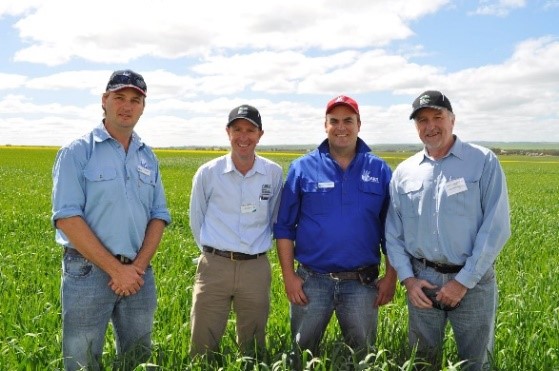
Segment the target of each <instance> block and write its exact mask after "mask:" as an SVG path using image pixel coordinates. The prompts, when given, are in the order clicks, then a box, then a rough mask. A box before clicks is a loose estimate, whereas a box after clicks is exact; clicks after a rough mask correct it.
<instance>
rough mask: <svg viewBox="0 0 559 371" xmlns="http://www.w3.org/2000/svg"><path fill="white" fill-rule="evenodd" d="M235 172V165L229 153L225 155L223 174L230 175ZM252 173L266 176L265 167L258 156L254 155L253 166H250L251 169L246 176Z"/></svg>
mask: <svg viewBox="0 0 559 371" xmlns="http://www.w3.org/2000/svg"><path fill="white" fill-rule="evenodd" d="M235 170H237V168H236V167H235V164H234V163H233V157H231V152H229V153H228V154H227V155H225V167H224V168H223V173H224V174H225V173H230V172H232V171H235ZM253 173H260V174H266V167H265V164H264V161H262V158H261V157H260V156H258V155H257V154H256V153H255V154H254V164H253V165H252V169H250V170H249V171H248V172H247V174H246V175H247V176H248V175H251V174H253Z"/></svg>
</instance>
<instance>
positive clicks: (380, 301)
mask: <svg viewBox="0 0 559 371" xmlns="http://www.w3.org/2000/svg"><path fill="white" fill-rule="evenodd" d="M375 285H376V287H377V289H378V295H377V299H376V300H375V303H374V307H375V308H378V307H379V306H381V305H385V304H388V303H389V302H390V301H391V300H392V299H393V298H394V293H395V292H396V276H394V275H392V276H390V277H389V276H384V277H382V278H380V279H378V280H377V281H376V282H375Z"/></svg>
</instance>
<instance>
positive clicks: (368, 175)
mask: <svg viewBox="0 0 559 371" xmlns="http://www.w3.org/2000/svg"><path fill="white" fill-rule="evenodd" d="M361 180H362V181H364V182H370V183H380V181H379V179H378V178H377V177H376V176H371V172H370V171H369V170H363V174H361Z"/></svg>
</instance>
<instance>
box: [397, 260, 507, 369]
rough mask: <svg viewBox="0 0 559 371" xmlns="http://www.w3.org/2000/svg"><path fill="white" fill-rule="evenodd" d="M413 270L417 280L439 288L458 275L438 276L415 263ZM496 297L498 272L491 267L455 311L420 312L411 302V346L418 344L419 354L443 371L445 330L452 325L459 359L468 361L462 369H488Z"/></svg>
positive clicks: (492, 340)
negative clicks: (496, 275)
mask: <svg viewBox="0 0 559 371" xmlns="http://www.w3.org/2000/svg"><path fill="white" fill-rule="evenodd" d="M413 268H414V273H415V277H417V278H420V279H424V280H427V281H429V282H431V283H432V284H434V285H437V286H438V287H441V286H442V285H443V284H445V283H446V282H448V281H449V280H451V279H453V278H454V276H456V274H442V273H438V272H437V271H435V270H434V269H433V268H430V267H425V266H424V265H423V263H421V262H419V261H416V260H414V262H413ZM497 296H498V293H497V285H496V280H495V271H494V269H493V267H492V268H490V269H489V270H488V271H487V272H486V273H485V275H484V276H483V277H482V278H481V280H480V281H479V283H478V284H477V285H476V286H475V287H474V288H473V289H468V291H467V292H466V295H465V296H464V298H463V299H462V301H461V303H460V306H459V307H458V308H456V309H455V310H453V311H448V312H445V311H443V310H439V309H435V308H429V309H420V308H416V307H414V306H413V305H412V304H411V303H409V301H408V310H409V341H410V345H411V346H412V347H413V346H415V345H417V355H418V356H419V357H421V358H423V359H425V360H426V361H428V362H430V363H431V364H432V365H433V366H435V367H437V368H440V367H441V364H440V362H441V359H442V348H443V340H444V335H445V327H446V324H447V322H450V325H451V326H452V329H453V331H454V339H455V341H456V347H457V349H458V357H459V358H460V360H464V361H465V363H464V366H463V367H462V369H467V370H482V369H488V368H489V367H490V365H489V361H490V359H489V357H490V356H491V354H492V351H493V342H494V335H495V314H496V311H497Z"/></svg>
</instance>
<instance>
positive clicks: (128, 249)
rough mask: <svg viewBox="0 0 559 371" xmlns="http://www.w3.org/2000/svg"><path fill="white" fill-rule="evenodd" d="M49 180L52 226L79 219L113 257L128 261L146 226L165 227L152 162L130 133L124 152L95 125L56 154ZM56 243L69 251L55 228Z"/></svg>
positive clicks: (149, 153) (167, 219)
mask: <svg viewBox="0 0 559 371" xmlns="http://www.w3.org/2000/svg"><path fill="white" fill-rule="evenodd" d="M52 176H53V183H54V184H53V191H52V205H53V210H52V223H53V224H54V222H55V221H56V220H57V219H62V218H69V217H72V216H80V217H82V218H83V219H84V220H85V222H86V223H87V224H88V225H89V227H90V228H91V229H92V230H93V232H94V233H95V235H96V236H97V238H99V240H100V241H101V242H102V243H103V245H104V246H105V247H106V248H107V249H108V250H109V251H110V252H111V253H112V254H114V255H116V254H121V255H124V256H126V257H128V258H130V259H134V258H135V256H136V254H137V253H138V251H139V250H140V247H141V246H142V242H143V240H144V236H145V232H146V227H147V225H148V223H149V221H150V220H151V219H161V220H163V221H165V222H166V223H167V224H168V223H170V222H171V217H170V215H169V211H168V210H167V204H166V200H165V194H164V191H163V185H162V183H161V174H160V173H159V165H158V161H157V158H156V157H155V154H154V153H153V151H152V150H151V149H150V148H149V147H148V146H146V145H145V144H144V143H142V141H141V140H140V138H139V137H138V136H137V135H136V134H135V133H134V134H133V135H132V140H131V142H130V146H129V148H128V152H125V151H124V148H123V147H122V146H121V145H120V143H119V142H118V141H117V140H115V139H113V138H112V137H111V136H110V134H109V133H108V132H107V130H106V129H105V127H104V125H103V124H101V125H99V126H98V127H96V128H95V129H94V130H92V131H91V132H90V133H89V134H87V135H85V136H84V137H82V138H80V139H77V140H75V141H73V142H72V143H70V144H69V145H68V146H65V147H63V148H61V149H60V150H59V151H58V153H57V155H56V160H55V163H54V168H53V173H52ZM56 242H58V243H59V244H61V245H63V246H67V247H71V248H73V246H72V244H71V243H70V241H69V240H68V238H67V237H66V236H65V235H64V233H63V232H62V231H61V230H58V229H57V230H56Z"/></svg>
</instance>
